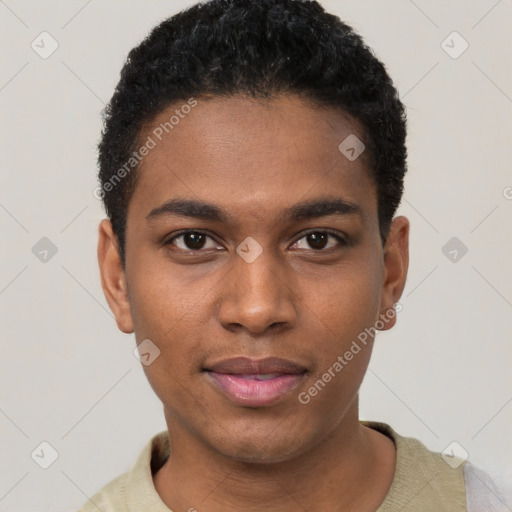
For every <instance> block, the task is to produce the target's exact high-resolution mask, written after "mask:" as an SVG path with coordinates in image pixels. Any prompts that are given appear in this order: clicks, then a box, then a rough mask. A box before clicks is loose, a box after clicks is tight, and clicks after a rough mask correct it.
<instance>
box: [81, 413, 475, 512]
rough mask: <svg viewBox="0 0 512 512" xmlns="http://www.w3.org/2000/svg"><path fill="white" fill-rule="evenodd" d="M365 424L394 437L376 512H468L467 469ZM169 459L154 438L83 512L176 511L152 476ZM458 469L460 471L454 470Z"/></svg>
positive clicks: (164, 439)
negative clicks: (392, 460) (386, 486)
mask: <svg viewBox="0 0 512 512" xmlns="http://www.w3.org/2000/svg"><path fill="white" fill-rule="evenodd" d="M362 424H363V425H365V426H367V427H370V428H373V429H374V430H378V431H379V432H382V433H383V434H385V435H387V436H388V437H390V438H391V439H392V440H393V442H394V443H395V446H396V450H397V451H396V469H395V474H394V477H393V481H392V484H391V488H390V490H389V492H388V494H387V496H386V498H385V500H384V502H383V503H382V504H381V506H380V507H379V509H378V511H377V512H398V511H400V512H427V511H428V512H434V511H435V512H444V511H446V512H466V511H467V510H468V508H467V503H466V487H465V480H464V465H465V463H464V462H462V461H459V462H460V465H457V464H458V463H453V461H451V460H450V462H451V464H450V465H449V464H448V463H447V462H445V460H443V458H442V456H441V454H439V453H435V452H431V451H430V450H428V449H427V448H426V447H425V446H424V445H423V444H422V443H421V442H420V441H418V440H416V439H413V438H406V437H402V436H400V435H399V434H397V433H396V432H395V431H394V430H393V429H392V428H391V427H390V426H389V425H386V424H384V423H377V422H368V421H362ZM169 454H170V447H169V437H168V433H167V431H163V432H160V433H158V434H156V435H155V436H153V437H152V438H151V440H150V441H149V442H148V443H147V445H146V446H145V447H144V449H143V450H142V452H141V453H140V455H139V457H138V459H137V462H136V463H135V465H134V466H133V468H132V469H131V470H130V471H128V472H126V473H123V474H122V475H120V476H118V477H117V478H115V479H114V480H112V481H111V482H110V483H108V484H107V485H105V486H104V487H103V488H102V489H101V490H100V491H99V492H98V493H97V494H95V495H94V496H93V497H91V498H90V500H88V501H87V503H85V504H84V505H83V507H82V508H81V509H80V511H79V512H98V509H99V510H100V511H101V512H172V511H171V510H170V509H169V508H168V507H167V506H166V505H165V504H164V503H163V501H162V500H161V499H160V496H159V495H158V493H157V492H156V489H155V486H154V484H153V477H152V475H153V474H154V473H156V471H157V470H158V469H159V468H160V467H161V466H162V465H163V464H164V463H165V461H166V459H167V458H168V456H169ZM452 466H457V467H455V468H454V467H452Z"/></svg>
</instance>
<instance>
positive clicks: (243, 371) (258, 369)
mask: <svg viewBox="0 0 512 512" xmlns="http://www.w3.org/2000/svg"><path fill="white" fill-rule="evenodd" d="M204 370H206V372H205V373H206V375H207V377H208V379H209V380H210V381H211V382H212V384H213V385H214V386H215V387H216V389H219V390H220V391H222V392H223V393H224V395H226V396H227V397H228V398H229V399H230V400H231V401H233V402H235V403H237V404H239V405H244V406H246V407H262V406H265V405H271V404H273V403H275V402H277V401H278V400H280V399H281V398H282V397H283V396H284V395H286V394H287V393H288V392H290V391H291V390H292V389H294V388H296V387H297V386H298V385H299V383H300V381H301V380H302V379H303V378H304V376H305V374H306V368H305V367H303V366H302V365H300V364H298V363H294V362H293V361H289V360H287V359H282V358H278V357H266V358H264V359H250V358H248V357H233V358H231V359H224V360H222V361H219V362H216V363H212V364H210V365H207V366H206V367H205V368H204ZM268 377H270V378H268ZM263 379H265V380H263Z"/></svg>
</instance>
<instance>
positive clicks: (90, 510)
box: [78, 471, 129, 512]
mask: <svg viewBox="0 0 512 512" xmlns="http://www.w3.org/2000/svg"><path fill="white" fill-rule="evenodd" d="M128 474H129V472H128V471H127V472H126V473H123V474H122V475H119V476H118V477H116V478H114V479H113V480H111V481H110V482H109V483H108V484H106V485H104V486H103V487H102V488H101V489H100V490H99V491H98V492H97V493H96V494H95V495H94V496H92V497H91V498H89V499H88V500H87V502H86V503H84V504H83V506H82V508H81V509H80V510H79V511H78V512H98V510H101V511H102V512H128V505H127V503H126V480H127V478H128Z"/></svg>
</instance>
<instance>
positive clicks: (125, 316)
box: [98, 219, 133, 334]
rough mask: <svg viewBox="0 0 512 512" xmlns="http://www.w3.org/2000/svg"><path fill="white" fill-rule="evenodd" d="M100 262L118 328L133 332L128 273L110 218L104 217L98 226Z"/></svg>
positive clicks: (102, 279)
mask: <svg viewBox="0 0 512 512" xmlns="http://www.w3.org/2000/svg"><path fill="white" fill-rule="evenodd" d="M98 263H99V267H100V275H101V287H102V288H103V293H104V295H105V298H106V299H107V302H108V305H109V306H110V309H111V311H112V313H114V316H115V319H116V323H117V326H118V328H119V329H120V330H121V331H122V332H124V333H127V334H128V333H132V332H133V321H132V316H131V311H130V302H129V300H128V288H127V284H126V274H125V271H124V269H123V265H122V262H121V257H120V254H119V247H118V243H117V238H116V236H115V234H114V231H113V229H112V224H111V222H110V221H109V220H107V219H104V220H102V221H101V222H100V225H99V228H98Z"/></svg>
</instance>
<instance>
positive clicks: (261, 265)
mask: <svg viewBox="0 0 512 512" xmlns="http://www.w3.org/2000/svg"><path fill="white" fill-rule="evenodd" d="M235 258H236V259H235V262H234V267H233V268H232V269H231V271H230V272H228V273H227V275H226V276H225V278H224V282H223V287H222V299H221V305H220V310H219V321H220V322H221V324H222V325H223V326H224V327H225V328H226V329H228V330H234V329H240V328H241V327H243V328H245V329H247V331H249V332H251V333H253V334H260V333H263V332H265V331H266V330H267V329H270V328H274V327H276V326H278V325H279V326H281V327H284V326H287V327H292V326H293V325H294V324H295V322H296V319H297V311H296V296H295V294H294V292H293V283H292V282H290V281H289V274H288V273H287V271H286V269H284V267H283V265H282V264H281V263H280V262H279V261H278V256H276V255H273V254H271V253H270V251H266V250H263V252H262V253H261V254H260V255H259V256H258V257H257V258H256V259H255V260H254V261H252V262H250V263H249V262H248V261H246V260H244V259H243V258H242V257H239V256H238V254H237V255H236V256H235Z"/></svg>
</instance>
